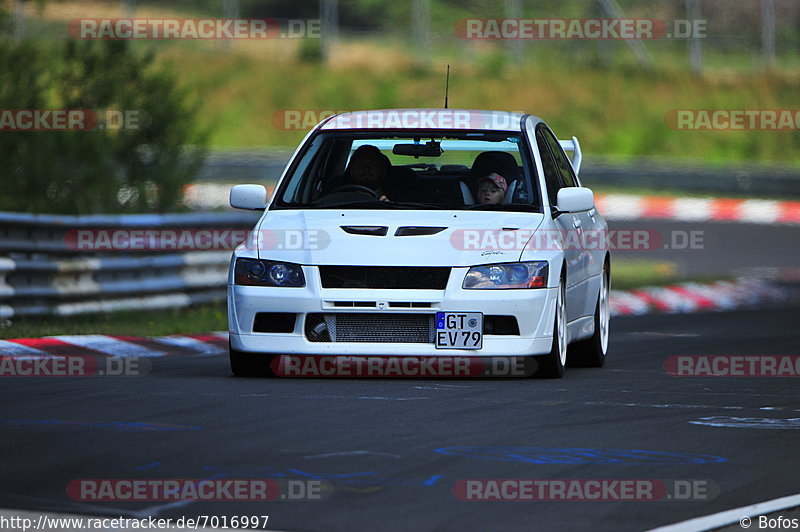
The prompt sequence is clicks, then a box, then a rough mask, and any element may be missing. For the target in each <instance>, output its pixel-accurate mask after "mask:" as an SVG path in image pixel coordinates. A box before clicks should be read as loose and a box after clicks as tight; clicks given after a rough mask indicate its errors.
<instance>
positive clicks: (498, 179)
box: [478, 172, 508, 192]
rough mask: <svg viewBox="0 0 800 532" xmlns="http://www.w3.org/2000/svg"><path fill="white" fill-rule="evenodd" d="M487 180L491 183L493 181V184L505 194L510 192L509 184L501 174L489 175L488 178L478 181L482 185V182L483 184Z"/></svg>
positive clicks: (493, 173)
mask: <svg viewBox="0 0 800 532" xmlns="http://www.w3.org/2000/svg"><path fill="white" fill-rule="evenodd" d="M487 179H488V180H489V181H491V182H492V183H494V184H495V185H497V186H498V187H500V188H502V189H503V192H505V191H506V190H508V183H506V178H505V177H503V176H501V175H500V174H497V173H495V172H492V173H491V174H489V175H487V176H486V177H482V178H481V180H480V181H478V184H479V185H480V184H481V182H483V181H485V180H487Z"/></svg>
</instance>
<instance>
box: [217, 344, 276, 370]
mask: <svg viewBox="0 0 800 532" xmlns="http://www.w3.org/2000/svg"><path fill="white" fill-rule="evenodd" d="M228 357H229V358H230V362H231V372H232V373H233V374H234V375H236V376H237V377H274V376H275V374H274V373H273V372H272V369H270V367H269V364H270V362H272V359H273V357H272V356H269V355H261V354H253V353H244V352H242V351H237V350H235V349H233V348H232V347H231V344H230V342H228Z"/></svg>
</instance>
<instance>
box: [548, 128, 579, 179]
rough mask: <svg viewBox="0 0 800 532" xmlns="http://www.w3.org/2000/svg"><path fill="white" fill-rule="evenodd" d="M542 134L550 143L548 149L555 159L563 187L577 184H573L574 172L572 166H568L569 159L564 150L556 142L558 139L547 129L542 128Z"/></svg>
mask: <svg viewBox="0 0 800 532" xmlns="http://www.w3.org/2000/svg"><path fill="white" fill-rule="evenodd" d="M544 135H545V138H546V139H547V143H548V144H549V145H550V150H551V151H552V152H553V157H555V159H556V165H557V166H558V170H559V172H561V182H562V183H564V186H565V187H576V186H578V185H577V184H575V174H573V172H572V166H570V164H569V159H567V156H566V154H565V153H564V150H562V149H561V144H560V143H559V142H558V139H556V138H555V137H554V136H553V134H552V133H550V132H549V131H547V130H544Z"/></svg>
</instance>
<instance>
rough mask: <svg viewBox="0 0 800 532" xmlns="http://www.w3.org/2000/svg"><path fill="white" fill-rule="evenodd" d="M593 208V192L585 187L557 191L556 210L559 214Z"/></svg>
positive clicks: (565, 188)
mask: <svg viewBox="0 0 800 532" xmlns="http://www.w3.org/2000/svg"><path fill="white" fill-rule="evenodd" d="M592 207H594V192H592V189H590V188H586V187H564V188H562V189H561V190H559V191H558V198H557V199H556V208H557V209H558V210H559V211H560V212H583V211H588V210H590V209H591V208H592Z"/></svg>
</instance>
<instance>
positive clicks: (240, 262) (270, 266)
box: [233, 258, 306, 287]
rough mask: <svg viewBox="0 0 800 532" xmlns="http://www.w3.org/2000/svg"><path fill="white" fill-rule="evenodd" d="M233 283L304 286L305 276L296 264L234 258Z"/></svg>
mask: <svg viewBox="0 0 800 532" xmlns="http://www.w3.org/2000/svg"><path fill="white" fill-rule="evenodd" d="M233 282H234V283H235V284H241V285H249V286H295V287H300V286H305V285H306V278H305V276H304V275H303V269H302V268H301V267H300V265H298V264H289V263H287V262H275V261H270V260H257V259H244V258H239V259H236V266H235V267H234V270H233Z"/></svg>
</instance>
